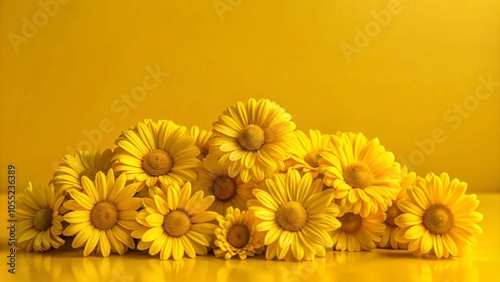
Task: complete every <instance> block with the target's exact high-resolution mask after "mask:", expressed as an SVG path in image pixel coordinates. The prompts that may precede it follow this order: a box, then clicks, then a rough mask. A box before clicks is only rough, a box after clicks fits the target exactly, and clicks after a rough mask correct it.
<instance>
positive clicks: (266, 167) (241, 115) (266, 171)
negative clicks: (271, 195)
mask: <svg viewBox="0 0 500 282" xmlns="http://www.w3.org/2000/svg"><path fill="white" fill-rule="evenodd" d="M290 119H291V116H290V115H289V114H288V113H286V112H285V110H284V109H283V108H281V107H280V106H279V105H278V104H276V103H275V102H272V101H270V100H267V99H260V100H258V101H256V100H255V99H250V100H248V102H246V103H242V102H238V103H236V105H234V106H231V107H229V108H228V109H227V110H226V111H224V112H223V115H221V116H220V117H219V120H218V121H217V122H215V123H214V124H213V131H214V133H215V134H216V136H215V137H214V140H213V145H214V147H215V148H216V149H217V150H220V151H221V154H222V156H221V158H220V160H219V163H220V164H221V165H227V166H228V172H229V176H230V177H236V176H237V175H238V174H240V176H241V179H242V180H243V182H248V181H250V180H254V181H261V180H264V179H267V178H270V177H272V175H273V174H274V173H275V172H276V171H277V170H284V161H285V160H286V159H287V158H288V153H287V151H288V150H289V148H290V142H291V141H292V140H293V139H294V138H295V135H294V134H293V131H294V130H295V124H294V123H293V122H291V121H290Z"/></svg>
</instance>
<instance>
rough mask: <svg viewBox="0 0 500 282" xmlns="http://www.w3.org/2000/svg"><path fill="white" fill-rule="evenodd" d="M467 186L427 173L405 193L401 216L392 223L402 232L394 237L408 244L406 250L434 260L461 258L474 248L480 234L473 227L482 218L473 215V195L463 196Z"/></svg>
mask: <svg viewBox="0 0 500 282" xmlns="http://www.w3.org/2000/svg"><path fill="white" fill-rule="evenodd" d="M466 190H467V183H465V182H460V180H458V179H456V178H455V179H453V180H451V181H450V177H449V176H448V174H447V173H442V174H441V175H440V176H437V175H435V174H433V173H430V174H428V175H427V176H426V178H425V180H420V181H417V185H416V186H413V187H411V188H409V189H408V199H407V200H401V201H399V203H398V207H399V209H400V210H401V211H403V212H404V213H403V214H402V215H400V216H398V217H397V218H396V220H395V222H396V224H397V225H398V226H399V227H400V228H401V230H400V231H399V233H398V235H397V237H398V240H399V241H401V242H406V243H409V245H408V250H409V251H412V252H415V253H418V254H435V255H436V257H438V258H441V257H444V258H448V257H449V256H462V255H464V254H467V253H469V252H470V250H471V246H474V245H476V243H477V239H476V237H475V236H476V235H478V234H481V233H482V232H483V231H482V229H481V227H479V226H478V225H477V224H476V223H478V222H480V221H481V220H483V215H482V214H480V213H478V212H476V211H475V210H476V208H477V206H478V205H479V201H478V200H477V197H476V195H474V194H472V195H465V192H466Z"/></svg>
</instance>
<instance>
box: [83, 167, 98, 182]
mask: <svg viewBox="0 0 500 282" xmlns="http://www.w3.org/2000/svg"><path fill="white" fill-rule="evenodd" d="M98 172H99V170H98V169H97V168H95V167H89V168H87V169H85V170H84V171H82V172H81V173H80V179H81V178H82V177H83V176H87V177H88V178H89V179H90V180H92V181H94V180H95V175H96V174H97V173H98Z"/></svg>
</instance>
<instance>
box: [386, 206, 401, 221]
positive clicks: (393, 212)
mask: <svg viewBox="0 0 500 282" xmlns="http://www.w3.org/2000/svg"><path fill="white" fill-rule="evenodd" d="M402 213H403V212H401V210H399V208H398V205H397V202H396V201H392V206H390V207H388V208H387V211H386V212H385V214H386V216H387V218H386V220H385V224H387V225H391V226H397V225H396V223H395V222H394V219H396V217H398V216H399V215H401V214H402Z"/></svg>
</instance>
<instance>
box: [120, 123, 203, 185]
mask: <svg viewBox="0 0 500 282" xmlns="http://www.w3.org/2000/svg"><path fill="white" fill-rule="evenodd" d="M186 131H187V129H186V127H184V126H178V125H176V124H175V123H174V122H172V121H167V120H160V121H158V122H154V121H152V120H145V121H144V122H139V123H138V124H137V125H136V126H135V127H133V128H130V129H128V130H125V131H123V132H122V134H121V135H120V137H119V138H118V139H117V140H116V142H115V143H116V145H118V147H117V148H116V150H115V155H114V157H113V159H114V160H116V163H115V164H114V169H115V170H116V171H117V172H119V173H124V174H125V175H127V180H131V181H133V182H135V183H139V186H138V191H140V190H142V189H143V188H144V186H147V187H153V186H155V185H156V184H157V182H158V181H159V182H160V183H163V184H165V185H169V184H170V183H172V182H175V183H178V184H180V185H182V184H184V183H185V182H186V181H191V180H194V179H196V171H195V168H197V167H199V166H200V165H201V162H200V160H199V159H198V158H197V157H198V155H199V154H200V150H199V149H198V148H197V147H196V145H195V144H194V137H192V136H188V135H187V133H186Z"/></svg>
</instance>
